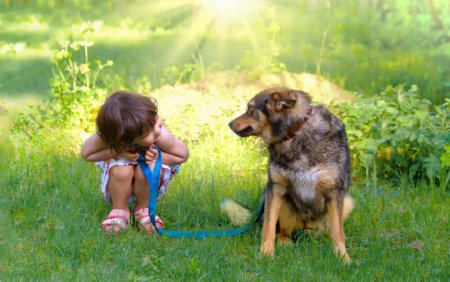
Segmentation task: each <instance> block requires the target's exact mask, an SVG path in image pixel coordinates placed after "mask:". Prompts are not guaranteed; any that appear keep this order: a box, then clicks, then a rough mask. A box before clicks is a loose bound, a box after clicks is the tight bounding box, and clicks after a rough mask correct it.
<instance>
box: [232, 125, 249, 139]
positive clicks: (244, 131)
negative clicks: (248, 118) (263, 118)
mask: <svg viewBox="0 0 450 282" xmlns="http://www.w3.org/2000/svg"><path fill="white" fill-rule="evenodd" d="M229 126H230V128H231V130H233V132H234V133H236V134H237V135H239V136H240V137H247V136H250V135H252V133H253V127H252V126H251V125H249V126H247V127H246V128H244V129H242V130H237V129H236V128H234V126H233V124H232V123H230V124H229Z"/></svg>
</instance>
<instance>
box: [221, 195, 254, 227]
mask: <svg viewBox="0 0 450 282" xmlns="http://www.w3.org/2000/svg"><path fill="white" fill-rule="evenodd" d="M220 210H221V211H222V212H223V213H226V214H227V215H228V218H229V219H230V221H231V222H232V223H233V224H234V225H237V226H244V225H246V224H248V223H249V222H250V218H251V217H252V214H251V212H250V211H249V210H248V209H246V208H244V207H243V206H241V205H239V204H238V203H236V202H235V201H233V200H231V199H226V200H225V201H223V202H222V203H220Z"/></svg>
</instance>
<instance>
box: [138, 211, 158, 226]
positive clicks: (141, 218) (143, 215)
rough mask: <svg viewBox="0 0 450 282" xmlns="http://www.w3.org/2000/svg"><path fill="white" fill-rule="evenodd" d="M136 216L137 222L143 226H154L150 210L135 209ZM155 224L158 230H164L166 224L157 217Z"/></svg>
mask: <svg viewBox="0 0 450 282" xmlns="http://www.w3.org/2000/svg"><path fill="white" fill-rule="evenodd" d="M134 216H135V217H136V221H138V222H139V223H140V224H141V225H143V226H148V225H152V223H151V219H150V215H149V214H148V208H138V209H135V210H134ZM155 222H156V226H157V227H158V228H164V222H163V221H162V220H161V218H160V217H159V216H157V215H156V216H155Z"/></svg>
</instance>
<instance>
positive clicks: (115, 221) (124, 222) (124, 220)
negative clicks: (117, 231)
mask: <svg viewBox="0 0 450 282" xmlns="http://www.w3.org/2000/svg"><path fill="white" fill-rule="evenodd" d="M129 222H130V212H129V211H127V210H123V209H112V210H111V211H110V212H109V214H108V217H107V218H106V219H105V220H104V221H102V226H110V225H119V226H120V227H122V228H126V227H128V223H129Z"/></svg>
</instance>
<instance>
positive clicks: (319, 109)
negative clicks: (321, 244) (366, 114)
mask: <svg viewBox="0 0 450 282" xmlns="http://www.w3.org/2000/svg"><path fill="white" fill-rule="evenodd" d="M229 126H230V128H231V129H232V130H233V131H234V132H235V133H236V134H237V135H239V136H241V137H248V136H259V137H261V138H262V139H263V141H264V143H265V144H266V145H267V146H268V149H269V153H270V156H269V180H268V183H267V186H266V189H265V214H264V225H263V230H262V244H261V251H262V252H263V253H264V254H266V255H273V253H274V244H275V237H276V230H277V223H278V227H279V233H280V234H279V241H280V243H288V242H290V236H291V234H292V232H293V231H294V230H296V229H305V230H307V231H309V232H311V231H313V230H317V229H321V228H322V227H324V228H325V229H327V230H328V231H329V233H330V236H331V239H332V241H333V245H334V250H335V253H336V254H338V253H339V255H340V257H341V258H342V259H343V261H344V262H345V263H349V262H350V257H349V256H348V254H347V251H346V248H345V235H344V224H343V223H344V220H345V218H346V217H347V216H348V214H349V213H350V212H351V210H352V208H353V200H352V198H350V197H349V196H348V195H347V191H348V187H349V185H350V157H349V149H348V144H347V137H346V134H345V128H344V125H343V123H342V122H341V121H340V120H339V119H338V118H337V117H336V116H334V115H333V114H332V113H331V112H330V111H328V110H327V109H326V108H325V107H324V106H323V105H311V98H310V97H309V96H308V94H306V93H304V92H302V91H299V90H291V89H288V88H284V87H278V88H271V89H267V90H264V91H262V92H260V93H258V94H257V95H256V96H255V97H253V98H252V99H251V100H250V101H249V102H248V107H247V111H246V112H245V113H244V114H242V115H241V116H239V117H237V118H236V119H234V120H233V121H231V122H230V124H229Z"/></svg>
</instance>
